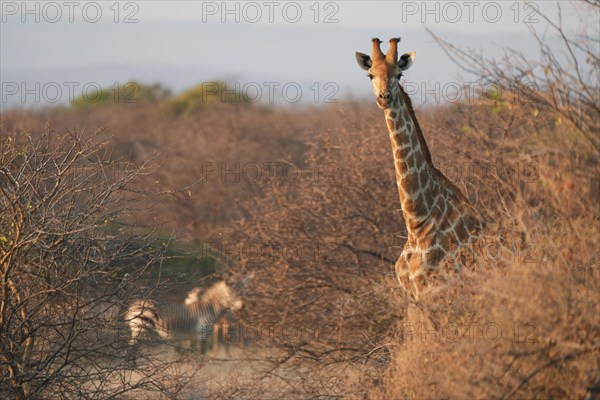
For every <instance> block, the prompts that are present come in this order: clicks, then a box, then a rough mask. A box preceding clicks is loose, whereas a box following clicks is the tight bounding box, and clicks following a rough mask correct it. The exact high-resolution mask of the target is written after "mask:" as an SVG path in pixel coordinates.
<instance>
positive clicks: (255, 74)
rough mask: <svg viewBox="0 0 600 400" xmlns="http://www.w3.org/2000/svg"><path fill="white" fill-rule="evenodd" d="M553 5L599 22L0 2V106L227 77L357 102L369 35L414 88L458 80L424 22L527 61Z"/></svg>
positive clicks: (461, 5)
mask: <svg viewBox="0 0 600 400" xmlns="http://www.w3.org/2000/svg"><path fill="white" fill-rule="evenodd" d="M558 6H560V7H561V9H562V14H563V24H564V26H566V27H568V29H577V28H579V27H580V26H581V25H582V24H581V23H580V22H579V20H580V18H584V19H587V20H588V21H594V20H595V21H598V17H599V16H598V15H589V13H588V14H586V13H584V12H582V10H583V9H582V8H580V7H579V6H574V5H573V4H572V3H571V2H566V1H564V2H558V3H555V2H550V1H543V2H542V1H537V2H528V3H525V2H523V1H512V0H508V1H450V2H423V1H323V2H316V1H296V2H289V1H257V2H236V1H228V2H223V1H215V2H213V1H120V2H118V3H117V2H116V1H96V2H93V1H92V2H89V1H86V2H78V1H72V2H69V1H57V2H53V1H44V2H39V1H26V2H23V1H4V0H3V1H2V2H1V5H0V15H1V25H0V48H1V50H0V81H1V84H2V86H1V90H2V93H1V97H2V98H1V101H2V105H3V106H4V107H7V106H11V107H12V106H15V105H16V106H20V105H22V104H23V103H24V104H25V106H36V105H44V104H49V103H54V102H56V103H64V102H66V101H68V100H69V96H73V95H75V96H77V95H80V94H81V93H82V91H83V90H84V88H88V89H89V88H90V87H91V88H93V87H96V86H101V87H105V86H110V85H114V84H118V83H120V82H125V81H127V80H129V79H137V80H140V81H142V82H146V83H151V82H161V83H163V84H165V85H167V86H169V87H171V88H172V89H174V90H175V91H176V92H177V91H181V90H183V89H185V88H187V87H190V86H193V85H194V84H197V83H199V82H202V81H205V80H210V79H226V80H228V81H230V82H232V83H233V84H237V85H238V87H239V88H245V90H247V91H248V94H250V95H251V96H252V97H255V96H256V97H260V100H261V101H266V102H268V101H269V100H270V99H269V97H270V94H271V93H273V94H274V95H275V96H276V97H277V99H278V101H281V100H282V99H284V100H289V101H287V102H288V103H290V104H294V102H293V101H295V100H296V99H298V98H299V100H300V102H304V103H307V102H309V103H310V102H325V101H326V100H331V99H342V98H344V97H345V96H348V95H352V96H355V97H365V96H370V95H371V89H370V84H369V82H368V79H367V78H366V77H365V73H364V71H362V70H360V69H359V68H358V66H357V65H356V62H355V59H354V52H355V51H362V52H367V53H368V52H370V39H371V37H380V38H381V39H382V40H384V41H385V42H387V40H388V39H389V38H390V37H392V36H401V37H402V41H401V44H400V47H401V51H409V50H415V51H416V52H417V59H416V61H415V64H414V66H413V67H412V69H411V70H409V71H408V73H407V75H406V80H407V82H412V83H413V84H414V85H416V86H415V87H416V88H417V89H418V90H420V91H421V92H424V91H425V89H427V88H435V87H436V86H441V87H443V86H444V85H447V84H448V83H453V82H460V81H461V80H463V79H467V80H468V79H469V78H468V77H467V76H465V74H464V73H461V72H460V70H459V68H458V67H457V66H456V65H455V64H453V63H452V62H451V61H450V60H449V59H448V58H447V56H446V55H445V54H444V53H443V51H442V50H441V49H440V48H439V46H438V45H437V44H435V42H434V41H433V39H432V38H431V36H430V35H429V34H428V33H427V32H426V31H425V27H428V28H429V29H431V30H432V31H434V32H435V33H436V34H438V35H440V36H442V37H443V38H445V39H447V40H449V41H450V42H452V43H455V44H457V45H461V46H464V47H471V48H474V49H482V50H484V51H485V52H486V53H487V54H490V55H500V54H501V49H502V47H504V46H510V47H512V48H516V49H519V50H523V51H526V52H532V56H533V57H535V56H536V55H537V54H535V52H536V46H535V42H534V40H533V38H532V37H531V35H530V33H529V31H528V24H527V23H529V26H532V27H534V28H536V29H538V30H543V27H544V24H543V22H542V20H541V18H540V17H539V16H537V15H536V13H535V12H536V10H537V9H539V10H541V11H542V12H544V13H546V14H547V15H551V16H554V15H556V11H557V7H558ZM555 39H556V38H554V37H548V38H547V40H548V41H550V43H552V40H555ZM386 48H387V43H386V44H384V45H383V49H384V51H385V49H386ZM298 89H299V90H300V91H301V94H300V95H297V93H296V92H297V91H298ZM59 91H60V93H59ZM284 91H287V92H286V93H284ZM259 92H260V93H259ZM416 97H417V98H416V101H417V102H421V103H422V102H423V101H422V100H427V98H426V96H425V99H423V98H422V97H424V96H423V95H422V94H419V93H417V94H416ZM442 101H443V99H442Z"/></svg>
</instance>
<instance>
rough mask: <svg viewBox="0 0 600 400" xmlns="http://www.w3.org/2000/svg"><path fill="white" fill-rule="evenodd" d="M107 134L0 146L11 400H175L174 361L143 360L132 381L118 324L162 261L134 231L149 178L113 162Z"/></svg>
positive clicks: (5, 379) (1, 337)
mask: <svg viewBox="0 0 600 400" xmlns="http://www.w3.org/2000/svg"><path fill="white" fill-rule="evenodd" d="M3 128H4V127H3ZM98 136H99V132H96V133H94V134H91V135H89V134H85V133H79V132H68V133H66V134H63V135H58V134H56V133H54V132H51V131H50V130H49V129H47V130H45V131H43V132H42V133H41V134H39V135H36V136H33V135H29V134H26V133H24V132H19V131H16V132H15V131H12V132H11V131H5V130H4V129H3V131H2V135H1V136H0V141H1V142H0V210H1V211H2V212H1V214H0V281H1V285H0V359H1V362H2V368H1V369H0V374H1V384H0V393H2V397H3V398H17V399H22V398H108V397H114V396H121V397H122V396H125V395H130V394H131V392H135V391H137V390H141V389H143V390H146V391H148V392H150V393H153V392H155V393H156V392H158V393H163V394H168V393H171V392H173V390H174V389H173V387H172V386H173V383H174V381H173V379H167V378H166V377H165V376H166V375H168V367H170V366H171V365H173V362H172V361H170V360H166V361H165V360H162V359H160V358H158V359H157V358H153V357H151V356H149V355H142V358H141V365H142V366H141V367H140V368H137V369H136V371H135V372H132V371H131V369H132V366H131V364H130V363H129V361H128V359H127V357H126V356H127V354H128V352H129V348H128V346H127V341H126V340H124V337H126V335H127V334H128V333H127V332H126V331H125V330H124V328H125V325H124V323H123V321H122V317H121V314H122V311H123V309H124V307H126V306H127V304H128V302H129V301H130V299H131V296H136V295H137V296H139V295H140V289H139V287H140V285H141V286H144V285H147V284H148V281H147V279H146V277H145V272H146V271H147V270H149V269H150V268H151V267H154V266H156V265H160V262H161V249H160V248H156V247H155V246H154V245H153V241H152V239H151V236H150V235H149V233H148V232H146V233H144V234H143V235H139V234H136V231H135V230H134V229H129V228H128V225H127V224H126V223H125V221H126V220H127V219H131V218H132V214H133V213H134V212H135V210H136V208H137V207H139V206H137V204H138V199H139V196H138V195H137V194H135V193H136V190H135V187H136V184H135V183H136V182H135V181H136V180H137V179H139V178H140V177H141V176H143V175H144V174H146V173H148V171H149V170H151V168H150V166H149V165H148V164H142V165H140V166H139V167H134V166H133V165H131V164H128V163H119V162H111V161H110V159H109V158H108V157H107V154H106V142H105V141H102V140H99V138H98ZM134 205H136V206H134ZM142 278H144V279H142ZM154 286H155V287H156V285H154ZM157 371H158V372H157Z"/></svg>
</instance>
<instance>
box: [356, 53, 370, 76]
mask: <svg viewBox="0 0 600 400" xmlns="http://www.w3.org/2000/svg"><path fill="white" fill-rule="evenodd" d="M356 62H358V66H359V67H361V68H362V69H364V70H365V71H368V70H369V68H371V65H373V63H372V62H371V57H369V56H368V55H366V54H365V53H359V52H358V51H357V52H356Z"/></svg>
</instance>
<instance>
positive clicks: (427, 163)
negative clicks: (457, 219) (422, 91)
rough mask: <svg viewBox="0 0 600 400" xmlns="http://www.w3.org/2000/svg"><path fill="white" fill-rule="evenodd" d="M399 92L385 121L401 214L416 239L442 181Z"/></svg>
mask: <svg viewBox="0 0 600 400" xmlns="http://www.w3.org/2000/svg"><path fill="white" fill-rule="evenodd" d="M399 90H400V93H399V95H398V96H396V99H395V100H394V102H393V104H392V106H391V107H390V108H388V109H386V110H385V121H386V124H387V127H388V130H389V133H390V139H391V142H392V152H393V154H394V164H395V167H396V183H397V185H398V193H399V194H400V203H401V204H402V214H403V216H404V221H405V222H406V228H407V230H408V234H409V238H411V236H412V237H413V238H414V237H415V236H418V234H419V232H420V231H421V230H422V229H424V228H425V227H426V226H427V225H428V224H427V222H428V220H429V218H430V216H431V214H432V213H431V210H432V208H433V206H434V205H435V203H436V201H437V200H438V198H439V196H437V192H438V191H439V180H438V176H437V174H436V170H435V167H434V166H433V163H432V161H431V154H430V153H429V148H428V147H427V143H426V142H425V138H424V137H423V133H422V131H421V128H420V127H419V124H418V122H417V120H416V117H415V114H414V111H413V109H412V104H411V102H410V98H409V97H408V95H407V94H406V92H404V90H403V89H402V87H400V86H399Z"/></svg>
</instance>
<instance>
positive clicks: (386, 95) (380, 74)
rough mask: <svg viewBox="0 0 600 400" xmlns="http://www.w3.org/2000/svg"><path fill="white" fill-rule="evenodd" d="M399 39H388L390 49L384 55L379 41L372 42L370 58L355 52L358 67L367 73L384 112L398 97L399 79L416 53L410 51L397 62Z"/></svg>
mask: <svg viewBox="0 0 600 400" xmlns="http://www.w3.org/2000/svg"><path fill="white" fill-rule="evenodd" d="M399 41H400V38H392V39H390V49H389V50H388V52H387V54H386V55H384V54H383V53H382V52H381V48H380V47H379V46H380V45H381V40H379V39H377V38H375V39H373V40H372V43H373V50H372V57H369V56H368V55H366V54H364V53H359V52H356V61H357V62H358V66H359V67H361V68H362V69H364V70H365V71H367V72H368V76H369V78H370V79H371V83H372V84H373V93H374V94H375V97H376V98H377V105H378V106H379V108H381V109H383V110H385V109H386V108H389V107H390V105H392V104H393V103H394V100H395V99H396V98H398V97H399V96H400V89H399V84H400V77H401V76H402V72H403V71H406V70H407V69H409V68H410V66H411V65H412V63H413V61H414V59H415V56H416V53H415V52H414V51H411V52H410V53H406V54H404V55H402V57H400V59H399V60H398V42H399Z"/></svg>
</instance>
